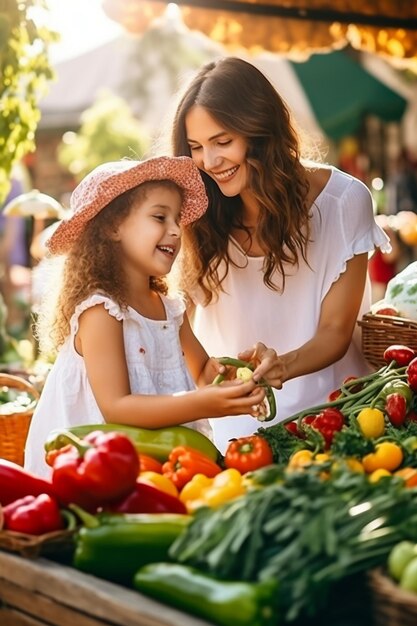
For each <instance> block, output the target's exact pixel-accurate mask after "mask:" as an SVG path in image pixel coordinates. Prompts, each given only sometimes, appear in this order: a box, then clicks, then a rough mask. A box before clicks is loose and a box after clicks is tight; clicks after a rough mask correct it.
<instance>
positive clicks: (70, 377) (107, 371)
mask: <svg viewBox="0 0 417 626" xmlns="http://www.w3.org/2000/svg"><path fill="white" fill-rule="evenodd" d="M206 208H207V197H206V193H205V189H204V185H203V182H202V180H201V177H200V174H199V171H198V169H197V167H196V165H195V164H194V163H193V161H192V159H190V158H189V157H178V158H169V157H160V158H155V159H149V160H147V161H143V162H138V161H129V160H122V161H120V162H115V163H106V164H104V165H101V166H99V167H97V168H96V169H95V170H93V171H92V172H91V173H90V174H89V175H88V176H87V177H86V178H85V179H84V180H83V181H82V182H81V183H80V184H79V185H78V187H77V188H76V189H75V191H74V192H73V194H72V196H71V209H72V216H71V217H70V218H69V219H67V220H65V221H63V222H61V224H60V225H59V226H58V228H57V229H56V230H55V232H54V233H53V235H52V236H51V238H50V239H49V241H48V242H47V246H48V249H49V251H50V252H51V253H52V254H53V255H62V254H63V255H65V262H64V269H63V276H62V284H61V285H60V290H59V296H58V299H57V306H56V307H55V308H54V309H53V318H52V320H51V319H48V310H50V307H49V306H48V304H47V303H46V301H45V304H44V308H43V309H42V308H41V310H40V313H39V319H38V329H37V334H38V336H39V340H40V347H41V349H42V351H46V350H49V351H50V344H51V342H52V347H53V349H54V350H55V351H57V352H58V354H57V358H56V361H55V363H54V365H53V367H52V370H51V372H50V373H49V375H48V378H47V380H46V384H45V387H44V389H43V392H42V394H41V398H40V401H39V404H38V406H37V408H36V410H35V412H34V415H33V417H32V421H31V426H30V430H29V435H28V439H27V444H26V451H25V468H26V469H28V470H30V471H32V472H34V473H36V474H39V475H42V474H46V473H47V472H49V469H50V468H48V466H47V465H46V463H45V461H44V448H43V445H44V442H45V440H46V438H47V435H48V433H49V432H50V431H51V430H52V429H55V428H66V427H69V426H73V425H77V424H98V423H104V422H111V423H123V424H128V425H135V426H140V427H144V428H160V427H165V426H171V425H177V424H184V423H185V424H188V423H191V422H193V421H195V420H199V419H201V418H206V417H220V416H223V415H238V414H241V413H251V414H254V415H255V414H256V406H257V405H258V404H259V403H260V402H262V399H263V397H264V391H263V390H262V388H258V387H257V386H256V384H255V383H254V382H253V381H250V382H248V383H243V384H238V383H235V384H232V383H230V384H229V385H226V386H224V385H221V386H217V385H210V384H209V383H211V382H212V381H213V379H214V377H215V376H216V375H217V374H218V373H219V372H222V371H223V370H224V368H223V367H222V366H221V365H220V364H219V363H218V362H217V361H216V360H215V359H213V358H209V357H208V355H207V353H206V352H205V350H204V349H203V348H202V346H201V344H200V343H199V342H198V341H197V339H196V337H195V336H194V334H193V332H192V330H191V327H190V323H189V321H188V318H187V315H186V314H185V312H184V306H183V304H182V301H181V300H179V299H175V298H170V297H168V290H167V284H166V281H165V278H164V277H165V275H166V274H168V273H169V271H170V270H171V266H172V264H173V262H174V260H175V258H176V256H177V255H178V252H179V249H180V244H181V226H182V225H185V224H190V223H191V222H193V221H194V220H196V219H197V218H199V217H200V216H201V215H202V214H203V213H204V212H205V210H206ZM267 367H268V364H266V365H265V363H264V364H261V365H259V367H258V370H260V375H263V373H264V369H265V368H267ZM258 373H259V372H258ZM196 384H197V385H198V386H199V388H198V389H196Z"/></svg>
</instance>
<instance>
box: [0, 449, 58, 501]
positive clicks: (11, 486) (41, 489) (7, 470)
mask: <svg viewBox="0 0 417 626" xmlns="http://www.w3.org/2000/svg"><path fill="white" fill-rule="evenodd" d="M41 493H47V494H48V495H50V496H56V491H55V488H54V486H53V484H52V482H51V481H50V480H47V479H44V478H41V477H40V476H35V474H32V473H30V472H27V471H26V470H24V469H23V467H22V466H21V465H17V463H13V462H12V461H7V460H6V459H0V504H2V505H3V506H6V505H7V504H9V503H10V502H14V501H15V500H17V499H18V498H23V497H24V496H39V495H40V494H41Z"/></svg>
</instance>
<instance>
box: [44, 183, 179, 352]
mask: <svg viewBox="0 0 417 626" xmlns="http://www.w3.org/2000/svg"><path fill="white" fill-rule="evenodd" d="M156 187H167V188H170V189H175V190H177V191H178V192H179V193H180V194H181V197H183V191H182V189H181V188H180V187H179V186H178V185H176V183H174V182H173V181H170V180H161V181H149V182H145V183H142V184H141V185H139V186H137V187H134V188H133V189H130V190H129V191H126V192H125V193H123V194H122V195H120V196H118V197H117V198H115V199H114V200H113V201H112V202H110V203H109V204H108V205H106V206H105V207H104V208H103V209H102V210H101V211H100V213H98V214H97V215H96V216H95V217H94V218H93V219H92V220H90V221H89V222H87V223H86V225H85V228H84V230H83V231H82V233H81V234H80V236H79V237H78V239H77V240H76V241H75V243H74V245H73V246H72V248H71V250H70V252H69V253H68V254H67V255H66V256H65V257H64V258H63V262H62V263H61V264H55V265H56V269H55V271H54V273H53V275H52V276H51V277H50V279H49V281H48V283H49V284H48V289H47V291H46V293H45V296H44V297H43V299H42V301H41V303H40V307H39V311H38V315H37V320H36V322H35V326H34V335H35V337H36V338H37V340H38V343H39V349H40V352H41V353H42V354H46V355H48V356H49V357H51V356H54V355H55V354H56V353H57V352H58V350H59V348H60V346H62V345H63V343H64V342H65V340H66V339H67V337H68V336H69V334H70V322H71V317H72V316H73V314H74V311H75V309H76V307H77V305H78V304H80V303H81V302H83V301H84V300H85V299H86V298H88V297H89V296H90V295H92V294H94V293H104V294H106V295H107V296H109V297H110V298H112V299H113V300H114V301H115V302H117V303H118V304H119V306H121V307H122V308H125V307H127V304H128V303H127V302H126V295H125V294H126V282H125V280H126V279H125V273H124V268H123V265H122V263H121V261H120V254H119V245H120V244H119V243H118V242H117V241H114V240H113V239H112V238H111V236H110V234H111V233H112V232H113V231H114V230H116V229H117V228H118V226H119V225H120V224H121V223H122V222H123V221H124V220H125V219H126V218H127V217H128V215H129V213H130V211H131V209H132V206H133V204H134V203H135V202H142V201H143V200H145V199H146V196H147V193H148V192H149V190H150V189H154V188H156ZM138 245H140V242H138ZM150 287H151V289H153V290H154V291H156V292H158V293H161V294H164V295H165V294H167V293H168V284H167V280H166V278H165V277H151V278H150Z"/></svg>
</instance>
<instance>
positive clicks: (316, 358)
mask: <svg viewBox="0 0 417 626" xmlns="http://www.w3.org/2000/svg"><path fill="white" fill-rule="evenodd" d="M172 143H173V151H174V154H175V155H188V156H191V157H192V158H193V159H194V161H195V163H196V164H197V166H198V168H199V169H200V171H201V172H202V176H203V179H204V182H205V185H206V189H207V194H208V197H209V207H208V210H207V212H206V213H205V214H204V215H203V216H202V217H201V218H200V219H199V220H197V221H196V222H194V223H193V224H190V225H189V226H187V227H186V229H185V233H184V241H183V254H182V265H181V280H182V283H183V288H184V290H185V291H186V292H187V293H188V295H189V297H190V299H191V300H192V302H193V303H194V304H195V305H196V310H195V317H194V331H195V333H196V335H197V337H198V338H199V339H200V341H201V342H202V344H203V345H204V347H205V348H206V350H207V351H208V352H209V353H212V354H220V353H221V352H222V351H224V350H225V349H226V350H227V352H228V355H230V356H234V355H235V354H236V353H237V351H238V350H239V349H241V346H243V345H251V343H252V344H255V343H256V342H262V343H261V344H259V343H258V345H257V346H256V350H255V352H256V355H254V354H252V353H251V352H250V351H248V352H246V353H243V354H241V355H240V356H241V357H242V358H245V359H249V358H252V357H253V356H256V358H257V359H261V360H262V359H263V358H264V351H265V350H266V348H265V346H270V347H271V348H273V349H275V351H276V353H277V356H276V357H275V353H274V357H275V367H274V368H273V369H271V370H270V371H269V376H270V379H269V381H270V382H271V379H272V376H273V378H274V380H275V381H276V383H275V386H276V387H277V388H278V389H281V391H279V392H277V406H278V416H277V418H276V421H281V420H283V419H285V418H286V417H288V416H290V415H292V414H294V413H296V412H297V411H299V410H301V409H304V408H308V407H309V406H313V405H315V404H318V403H321V402H323V401H325V399H326V397H327V395H328V394H329V392H331V391H332V390H333V389H334V388H337V387H338V386H339V385H340V384H341V382H342V380H343V379H344V378H345V377H347V376H354V375H357V376H359V375H362V374H364V373H365V372H366V371H368V366H367V364H366V362H365V360H364V358H363V356H362V354H361V352H360V349H359V348H358V347H357V346H356V345H355V342H354V341H353V334H354V330H355V326H356V321H357V319H358V317H359V316H361V315H362V314H363V313H364V312H366V311H367V310H369V308H370V303H371V301H370V288H369V287H370V286H369V281H368V279H367V265H368V253H369V252H370V251H372V250H374V248H375V246H377V247H381V249H382V250H387V251H388V250H389V248H390V246H389V240H388V238H387V237H386V235H385V234H384V232H383V231H382V230H381V229H380V228H379V227H378V226H377V224H376V222H375V220H374V216H373V210H372V198H371V194H370V192H369V190H368V189H367V187H366V186H365V185H364V184H363V183H362V182H360V181H359V180H357V179H355V178H353V177H352V176H350V175H348V174H345V173H343V172H341V171H340V170H338V169H336V168H334V167H331V166H327V165H326V166H324V165H320V164H317V163H311V162H306V161H303V160H302V158H301V154H300V146H299V140H298V138H297V135H296V133H295V130H294V128H293V126H292V123H291V116H290V113H289V110H288V109H287V107H286V105H285V103H284V102H283V100H282V99H281V97H280V96H279V94H278V93H277V92H276V90H275V89H274V87H273V86H272V85H271V83H270V82H269V81H268V80H267V79H266V77H265V76H264V75H263V74H262V73H261V72H260V71H259V70H257V69H256V68H255V67H254V66H253V65H251V64H250V63H248V62H246V61H243V60H241V59H238V58H232V57H229V58H224V59H221V60H219V61H217V62H212V63H209V64H207V65H206V66H204V67H203V68H202V70H201V71H200V72H199V74H198V75H197V76H196V77H195V78H194V80H193V81H192V83H191V85H190V86H189V87H188V89H187V90H186V92H185V94H184V95H183V97H182V100H181V101H180V103H179V105H178V108H177V111H176V115H175V119H174V125H173V135H172ZM271 348H270V349H271ZM211 425H212V428H213V433H214V438H215V443H216V445H217V446H218V447H219V448H220V449H224V448H225V447H226V445H227V442H228V440H229V439H230V438H231V437H237V436H242V435H245V434H249V433H252V432H253V431H254V430H256V429H257V427H258V426H259V423H257V422H256V421H255V420H254V419H253V418H251V417H249V416H245V417H239V418H237V417H230V418H229V417H227V418H223V419H218V420H213V421H212V424H211Z"/></svg>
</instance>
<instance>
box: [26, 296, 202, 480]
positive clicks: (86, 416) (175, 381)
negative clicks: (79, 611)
mask: <svg viewBox="0 0 417 626" xmlns="http://www.w3.org/2000/svg"><path fill="white" fill-rule="evenodd" d="M161 297H162V300H163V303H164V306H165V311H166V319H165V320H163V321H161V320H153V319H148V318H146V317H143V316H142V315H140V314H139V313H138V312H137V311H135V310H134V309H132V308H131V307H127V308H126V309H121V308H120V306H119V305H118V304H116V303H115V302H114V301H113V300H111V299H110V298H108V297H107V296H105V295H101V294H94V295H92V296H90V297H89V298H87V299H86V300H85V301H84V302H82V303H81V304H79V305H78V306H77V308H76V310H75V312H74V315H73V316H72V318H71V323H70V326H71V333H70V335H69V337H68V338H67V340H66V342H65V344H64V345H63V346H62V348H61V350H60V352H59V354H58V356H57V359H56V361H55V363H54V365H53V367H52V369H51V371H50V373H49V374H48V377H47V379H46V383H45V386H44V389H43V391H42V394H41V397H40V400H39V403H38V405H37V407H36V409H35V412H34V414H33V417H32V420H31V425H30V429H29V433H28V438H27V442H26V448H25V468H26V469H28V470H29V471H31V472H34V473H36V474H39V475H45V474H46V473H49V471H50V468H48V466H47V465H46V464H45V461H44V450H43V444H44V442H45V440H46V438H47V436H48V434H49V432H50V431H51V430H54V429H57V428H68V427H71V426H76V425H79V424H102V423H104V421H105V420H104V418H103V416H102V414H101V412H100V409H99V407H98V405H97V402H96V400H95V397H94V394H93V391H92V389H91V386H90V383H89V380H88V377H87V372H86V369H85V364H84V359H83V357H82V356H81V355H80V354H78V352H77V351H76V349H75V346H74V337H75V335H76V333H77V331H78V322H79V317H80V315H81V313H82V312H83V311H85V310H86V309H88V308H90V307H93V306H97V305H104V307H105V308H106V310H107V311H108V313H109V315H112V316H113V317H115V318H116V319H118V320H120V321H122V322H123V338H124V346H125V352H126V360H127V366H128V372H129V380H130V387H131V392H132V393H137V394H139V393H140V394H158V395H159V394H161V395H164V394H173V393H176V392H178V391H190V390H192V389H195V384H194V381H193V379H192V377H191V375H190V373H189V370H188V368H187V366H186V363H185V359H184V356H183V353H182V348H181V344H180V339H179V329H180V326H181V324H182V321H183V315H184V304H183V302H182V301H181V300H179V299H174V298H172V299H171V298H168V297H164V296H161Z"/></svg>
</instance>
